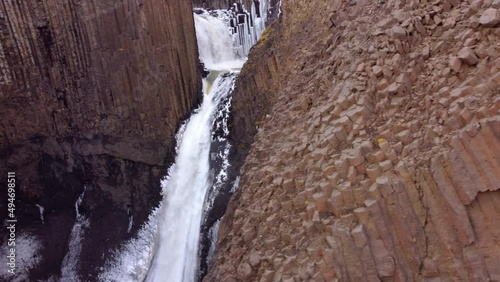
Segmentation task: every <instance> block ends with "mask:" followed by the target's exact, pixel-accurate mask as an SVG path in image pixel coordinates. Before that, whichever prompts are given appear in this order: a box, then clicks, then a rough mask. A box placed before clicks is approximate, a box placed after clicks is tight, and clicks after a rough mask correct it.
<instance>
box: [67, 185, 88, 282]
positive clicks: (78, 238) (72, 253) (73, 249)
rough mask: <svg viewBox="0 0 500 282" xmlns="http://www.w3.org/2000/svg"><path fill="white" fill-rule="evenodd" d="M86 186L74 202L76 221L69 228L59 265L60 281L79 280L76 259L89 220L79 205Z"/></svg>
mask: <svg viewBox="0 0 500 282" xmlns="http://www.w3.org/2000/svg"><path fill="white" fill-rule="evenodd" d="M86 190H87V187H84V188H83V192H82V194H80V196H79V197H78V199H77V200H76V202H75V211H76V221H75V224H74V225H73V228H72V229H71V235H70V238H69V242H68V253H66V255H65V256H64V259H63V261H62V266H61V281H79V278H78V274H77V267H78V259H79V256H80V252H81V250H82V241H83V235H84V233H85V229H86V228H88V227H89V221H88V219H87V218H85V217H84V216H83V215H82V214H80V205H81V204H82V201H83V197H84V196H85V191H86Z"/></svg>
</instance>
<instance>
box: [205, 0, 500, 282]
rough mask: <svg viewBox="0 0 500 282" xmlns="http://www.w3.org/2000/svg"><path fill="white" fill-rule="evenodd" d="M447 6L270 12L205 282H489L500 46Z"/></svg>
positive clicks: (474, 13) (499, 152) (242, 96)
mask: <svg viewBox="0 0 500 282" xmlns="http://www.w3.org/2000/svg"><path fill="white" fill-rule="evenodd" d="M447 3H448V4H447V5H444V4H445V3H444V2H443V1H441V2H439V1H438V2H432V3H431V2H421V1H406V2H403V1H399V0H389V1H385V2H367V1H351V2H345V1H344V2H343V1H333V2H332V1H321V0H313V1H307V2H306V1H299V0H291V1H283V16H282V17H281V18H280V19H279V20H278V21H277V22H275V23H274V24H273V25H272V26H271V28H270V30H268V32H267V34H266V35H265V36H264V37H263V38H262V39H261V41H260V43H259V46H258V47H257V48H255V49H254V50H252V52H251V54H250V56H249V61H248V64H247V65H245V66H244V68H243V70H242V73H241V75H240V80H239V81H238V83H237V84H238V87H237V90H236V93H235V96H234V108H233V109H234V120H233V126H234V128H235V129H236V131H237V132H238V133H237V134H235V135H236V137H233V138H234V139H235V140H237V141H238V142H237V143H238V144H239V145H240V146H241V147H244V148H246V149H247V150H248V152H249V153H248V156H247V157H246V160H245V164H244V166H243V167H242V169H241V173H242V176H241V181H240V188H239V190H238V192H237V193H236V194H235V196H234V197H233V198H232V200H231V203H230V204H229V208H228V211H227V213H226V215H225V216H224V219H223V221H222V223H221V229H220V231H219V240H218V244H217V250H216V255H215V257H214V261H213V263H212V266H211V268H210V271H209V273H208V275H207V276H206V277H205V279H204V281H293V280H292V279H294V281H378V280H382V281H488V280H492V281H495V280H500V271H499V268H498V265H499V262H500V248H499V245H500V226H499V221H498V218H499V217H500V209H499V208H498V207H499V206H500V191H499V189H500V179H499V175H500V162H499V159H498V157H499V156H500V112H499V111H500V103H499V101H500V100H499V98H498V97H499V96H500V80H499V79H500V75H499V68H500V47H499V46H498V42H500V38H499V33H498V28H493V29H492V28H484V27H482V26H479V25H473V24H472V23H473V22H474V21H477V17H480V15H481V12H480V11H479V9H481V8H478V9H476V8H473V7H472V6H471V4H469V3H467V2H459V1H448V2H447ZM480 6H481V5H479V7H480ZM435 16H437V18H439V19H441V20H442V22H440V23H439V24H437V23H436V21H435ZM474 18H475V19H474ZM452 20H453V21H452ZM448 22H449V23H452V22H453V24H445V23H448ZM375 23H379V24H375ZM393 26H400V27H401V28H404V29H405V30H407V31H408V33H407V35H406V38H404V39H403V38H401V39H403V40H401V39H398V38H396V37H393V33H392V32H391V29H392V27H393ZM400 34H401V33H400ZM468 39H473V41H471V40H469V41H467V44H468V45H470V46H468V47H467V48H469V50H471V52H473V54H474V56H476V58H475V62H473V63H472V64H470V65H469V62H466V63H467V64H462V65H461V66H460V61H458V62H457V61H456V60H455V59H456V57H455V56H457V54H459V51H460V50H461V49H462V48H463V47H464V43H465V42H466V40H468ZM479 46H482V47H479ZM481 49H482V50H481ZM424 53H425V56H421V54H424ZM480 54H483V55H480ZM459 56H460V55H459ZM462 57H463V56H462ZM450 58H455V59H454V60H452V61H451V62H450ZM464 58H466V57H464ZM376 66H377V67H376ZM451 70H453V71H451ZM266 114H269V116H267V117H266ZM253 133H255V137H254V138H253V140H252V138H251V136H252V135H251V134H253ZM238 138H239V139H238ZM252 142H253V144H252ZM251 144H252V145H251ZM250 145H251V147H248V146H250ZM268 179H270V181H268ZM273 179H274V180H275V179H280V180H283V179H285V180H286V183H287V184H286V185H282V181H272V180H273ZM291 179H293V181H294V183H295V185H290V183H291V182H290V180H291ZM276 203H280V204H282V205H281V208H275V207H276ZM285 206H286V208H284V207H285ZM242 226H245V229H242V228H241V227H242ZM250 227H254V228H255V230H256V233H255V234H253V235H252V236H251V237H246V238H244V233H245V231H247V230H249V228H250ZM245 239H246V241H245ZM248 239H250V241H248ZM255 254H258V257H259V264H256V263H255V264H252V276H251V278H247V277H250V276H244V275H243V276H242V275H240V274H241V273H242V272H241V271H239V269H241V267H240V265H245V264H246V263H247V262H248V261H250V260H251V256H252V257H255ZM252 260H253V259H252ZM245 268H246V269H247V270H249V268H248V267H246V266H245ZM243 270H244V269H243ZM244 273H250V272H249V271H245V272H244Z"/></svg>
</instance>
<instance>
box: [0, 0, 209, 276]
mask: <svg viewBox="0 0 500 282" xmlns="http://www.w3.org/2000/svg"><path fill="white" fill-rule="evenodd" d="M0 27H1V30H0V33H1V40H0V159H1V162H0V175H6V172H7V171H15V172H16V173H17V176H18V182H17V189H18V190H17V197H16V199H17V202H16V204H17V206H18V208H17V217H18V219H19V222H20V223H19V225H20V228H19V232H25V233H30V234H32V235H33V236H36V237H38V238H39V239H40V240H42V243H43V244H42V245H43V246H44V249H43V250H42V253H41V254H39V255H41V256H42V263H40V264H39V265H38V267H37V268H36V269H33V270H31V272H30V273H31V274H30V275H31V276H30V279H29V280H33V281H35V280H38V279H47V278H48V277H50V276H52V275H54V277H58V275H59V273H60V269H61V262H62V259H63V257H64V256H65V254H66V253H67V252H68V245H67V244H68V237H69V234H70V232H71V227H72V225H73V223H74V221H75V216H76V215H75V201H76V199H77V198H78V196H79V195H80V194H81V193H82V191H83V189H84V186H86V187H87V190H86V194H85V197H84V199H83V203H82V207H81V209H80V211H81V212H82V213H83V214H84V216H86V217H88V218H89V220H90V228H88V230H85V240H84V242H85V245H84V246H83V249H82V252H81V257H80V258H79V261H80V262H79V265H78V270H79V271H80V272H81V273H85V275H87V276H86V277H82V279H83V280H85V281H92V280H93V275H95V274H96V271H97V270H98V267H99V266H100V265H101V264H102V260H103V258H104V257H103V256H102V254H107V253H108V252H109V251H110V250H111V249H112V248H113V246H115V244H117V243H119V242H120V241H121V240H123V239H125V238H128V237H129V236H131V235H133V234H134V232H135V231H136V230H137V228H138V227H140V225H141V224H142V222H143V221H144V220H145V218H146V217H147V215H148V213H149V211H150V208H151V207H153V206H155V205H157V204H158V201H159V200H160V194H159V191H160V184H159V180H160V177H161V176H162V175H163V174H164V173H165V171H164V170H165V168H166V165H167V164H168V163H169V161H170V160H171V159H172V158H173V146H174V141H175V140H174V135H175V132H176V129H177V126H178V123H179V121H180V120H182V119H184V118H187V117H188V116H189V113H190V111H191V109H192V108H194V106H195V105H196V104H198V102H199V101H200V99H201V80H200V77H201V75H200V73H201V68H200V66H199V65H198V59H197V58H198V52H197V46H196V37H195V33H194V24H193V17H192V5H191V3H190V2H189V1H160V0H152V1H141V0H120V1H114V0H113V1H112V0H106V1H101V0H91V1H74V0H72V1H56V0H41V1H2V3H1V4H0ZM5 181H6V177H5V178H4V177H2V179H1V180H0V183H1V187H2V188H1V191H2V192H1V193H4V192H5V191H4V189H6V187H7V186H6V185H4V182H5ZM5 193H6V192H5ZM5 204H6V203H5V202H3V201H2V203H0V205H1V209H2V211H5V210H6V208H5ZM37 204H38V205H40V206H43V207H44V216H45V220H44V223H43V224H42V222H41V220H40V214H39V209H38V207H37V206H36V205H37ZM3 218H5V214H4V212H2V219H3ZM132 219H133V221H132V223H131V227H132V228H131V230H128V229H129V227H128V226H129V222H130V220H132ZM2 233H3V232H2ZM2 237H3V236H2ZM2 240H3V239H2Z"/></svg>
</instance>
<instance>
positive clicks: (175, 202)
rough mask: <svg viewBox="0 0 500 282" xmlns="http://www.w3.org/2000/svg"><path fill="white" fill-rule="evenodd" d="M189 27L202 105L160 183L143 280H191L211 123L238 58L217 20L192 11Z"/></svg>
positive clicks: (207, 181) (207, 185) (207, 169)
mask: <svg viewBox="0 0 500 282" xmlns="http://www.w3.org/2000/svg"><path fill="white" fill-rule="evenodd" d="M195 26H196V36H197V39H198V49H199V52H200V60H201V61H202V62H203V63H204V64H205V67H206V68H207V69H208V70H210V71H211V72H212V73H211V74H212V75H209V76H208V77H207V78H206V79H205V80H204V83H203V85H204V99H203V103H202V105H201V107H200V108H199V109H198V110H197V111H196V112H195V113H194V114H193V115H192V116H191V118H190V119H189V122H188V123H187V125H186V128H185V130H184V133H183V136H182V140H181V141H180V144H179V151H178V155H177V157H176V160H175V164H174V165H173V167H172V170H171V174H170V178H169V180H168V181H166V182H165V183H164V195H165V202H164V203H163V206H162V209H161V210H160V214H159V216H160V222H159V226H160V228H159V230H160V238H159V243H158V249H157V253H156V255H155V259H154V261H153V263H152V265H151V268H150V271H149V274H148V277H147V279H146V281H151V282H153V281H155V282H156V281H172V282H176V281H179V282H180V281H183V282H192V281H195V280H196V279H197V276H196V275H197V268H198V263H199V262H198V258H199V251H198V248H199V243H200V227H201V223H202V216H203V208H204V202H205V197H206V194H207V191H208V189H209V188H210V186H211V183H210V179H209V178H210V175H209V174H210V146H211V143H212V138H211V137H212V127H213V123H214V120H215V117H216V114H217V110H218V108H219V104H220V103H221V101H222V100H223V99H225V98H227V97H228V95H230V94H231V92H232V90H233V88H234V81H235V75H234V74H233V71H235V70H238V69H239V68H241V66H242V65H243V62H244V58H242V57H241V56H239V55H238V54H237V53H236V50H235V48H234V46H233V43H232V42H233V41H232V38H231V36H230V33H229V27H228V26H227V25H226V24H225V23H224V22H223V19H221V18H216V17H213V16H211V15H209V14H201V15H197V14H195ZM214 74H215V75H214ZM214 77H216V78H215V80H214V81H213V82H212V81H211V80H213V78H214ZM214 232H215V231H214Z"/></svg>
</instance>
